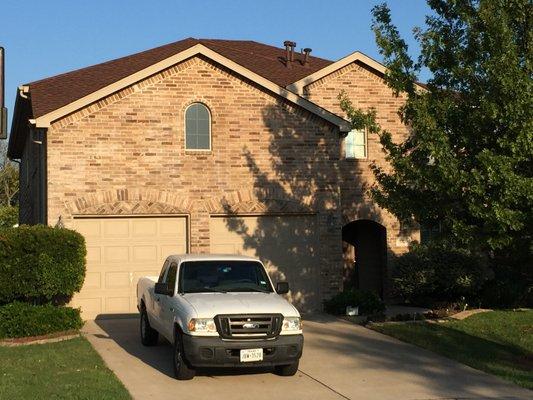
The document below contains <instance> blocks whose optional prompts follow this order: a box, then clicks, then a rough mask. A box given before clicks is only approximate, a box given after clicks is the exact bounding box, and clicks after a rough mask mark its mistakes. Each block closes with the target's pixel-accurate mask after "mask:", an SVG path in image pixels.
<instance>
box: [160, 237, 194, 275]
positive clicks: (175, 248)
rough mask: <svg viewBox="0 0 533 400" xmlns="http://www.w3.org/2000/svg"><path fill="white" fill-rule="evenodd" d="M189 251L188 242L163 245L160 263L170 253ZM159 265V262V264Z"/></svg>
mask: <svg viewBox="0 0 533 400" xmlns="http://www.w3.org/2000/svg"><path fill="white" fill-rule="evenodd" d="M185 253H187V246H186V244H185V243H184V244H182V245H173V244H172V245H161V257H160V259H159V261H160V263H162V262H163V261H165V260H166V258H167V256H168V255H169V254H185ZM158 265H159V264H158ZM157 274H158V275H159V271H158V272H157Z"/></svg>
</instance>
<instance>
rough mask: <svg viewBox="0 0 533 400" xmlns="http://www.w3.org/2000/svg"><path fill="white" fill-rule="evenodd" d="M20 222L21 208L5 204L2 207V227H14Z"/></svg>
mask: <svg viewBox="0 0 533 400" xmlns="http://www.w3.org/2000/svg"><path fill="white" fill-rule="evenodd" d="M18 222H19V208H18V207H11V206H4V207H0V229H5V228H13V226H14V225H16V224H18Z"/></svg>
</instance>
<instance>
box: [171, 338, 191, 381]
mask: <svg viewBox="0 0 533 400" xmlns="http://www.w3.org/2000/svg"><path fill="white" fill-rule="evenodd" d="M173 353H174V355H173V357H172V364H173V367H174V377H175V378H176V379H177V380H180V381H188V380H190V379H192V378H194V376H195V375H196V371H195V370H194V368H192V367H191V366H189V364H188V363H187V361H186V360H185V357H184V352H183V343H182V341H181V334H180V332H179V331H176V333H175V337H174V352H173Z"/></svg>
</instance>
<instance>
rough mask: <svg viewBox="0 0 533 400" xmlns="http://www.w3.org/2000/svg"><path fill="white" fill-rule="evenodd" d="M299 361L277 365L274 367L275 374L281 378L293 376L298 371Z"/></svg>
mask: <svg viewBox="0 0 533 400" xmlns="http://www.w3.org/2000/svg"><path fill="white" fill-rule="evenodd" d="M299 364H300V361H299V360H298V361H296V362H293V363H292V364H289V365H278V366H276V367H274V369H275V371H276V374H277V375H281V376H293V375H294V374H296V372H297V371H298V365H299Z"/></svg>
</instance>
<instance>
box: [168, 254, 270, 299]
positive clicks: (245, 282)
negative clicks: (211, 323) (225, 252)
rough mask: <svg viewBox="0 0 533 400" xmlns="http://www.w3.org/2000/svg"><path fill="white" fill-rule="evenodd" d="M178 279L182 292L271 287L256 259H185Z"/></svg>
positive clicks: (268, 289)
mask: <svg viewBox="0 0 533 400" xmlns="http://www.w3.org/2000/svg"><path fill="white" fill-rule="evenodd" d="M179 279H180V280H179V291H180V292H181V293H203V292H265V293H270V292H272V291H273V290H272V285H271V284H270V281H269V279H268V276H267V274H266V271H265V269H264V268H263V266H262V265H261V263H259V262H256V261H232V260H221V261H187V262H183V263H181V266H180V278H179Z"/></svg>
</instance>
